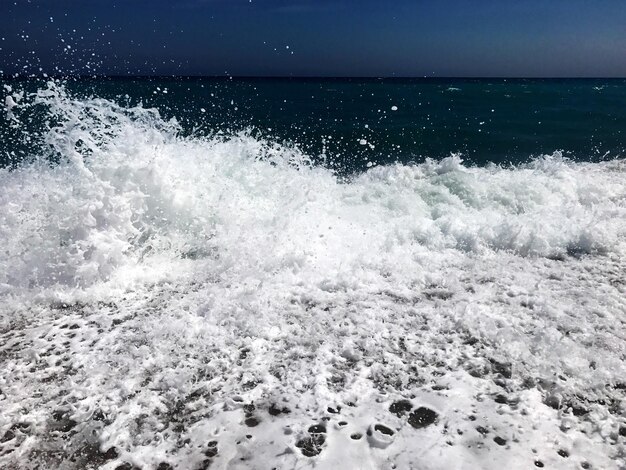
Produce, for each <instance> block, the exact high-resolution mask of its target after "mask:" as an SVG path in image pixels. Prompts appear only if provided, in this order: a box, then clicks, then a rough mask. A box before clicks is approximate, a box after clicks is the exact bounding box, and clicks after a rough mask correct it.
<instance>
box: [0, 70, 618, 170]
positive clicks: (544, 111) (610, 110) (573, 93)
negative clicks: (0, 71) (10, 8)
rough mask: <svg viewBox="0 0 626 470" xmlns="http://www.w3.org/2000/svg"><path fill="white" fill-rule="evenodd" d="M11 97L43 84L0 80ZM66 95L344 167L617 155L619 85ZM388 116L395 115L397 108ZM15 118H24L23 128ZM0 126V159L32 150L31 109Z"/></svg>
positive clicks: (93, 89)
mask: <svg viewBox="0 0 626 470" xmlns="http://www.w3.org/2000/svg"><path fill="white" fill-rule="evenodd" d="M2 85H4V87H3V92H4V94H5V95H6V94H7V86H9V87H10V88H11V90H12V92H15V91H16V90H17V91H20V90H23V91H25V92H26V93H28V92H33V91H35V90H37V89H40V88H42V87H45V81H44V80H27V81H25V80H6V79H5V80H3V81H2ZM64 86H65V88H66V89H67V90H68V92H70V93H71V94H72V95H73V96H76V97H78V98H80V97H85V96H90V97H94V96H95V97H101V98H106V99H111V100H114V101H116V102H118V103H121V104H129V105H136V104H138V103H141V104H142V105H143V106H145V107H154V108H157V109H158V110H159V112H160V113H161V114H162V116H164V117H166V118H175V119H176V120H177V121H178V122H179V123H180V124H181V126H182V129H183V131H182V132H183V133H184V134H187V135H189V134H194V135H212V134H215V133H225V134H231V133H235V132H239V131H242V130H247V131H249V132H251V133H252V134H253V135H254V136H263V137H267V138H269V139H270V140H273V141H276V142H279V143H284V142H288V143H290V144H295V145H297V146H298V147H299V148H301V149H302V150H303V151H305V152H306V153H307V154H309V155H311V156H313V157H316V158H321V159H325V160H326V162H327V163H328V164H330V165H334V166H336V167H337V168H340V169H342V170H347V171H353V170H356V171H359V170H362V169H365V168H366V167H367V166H368V164H369V165H372V164H384V163H389V162H395V161H400V162H403V163H407V162H413V161H416V162H419V161H423V160H424V159H425V158H427V157H430V158H435V159H440V158H443V157H446V156H449V155H450V154H451V153H457V152H458V153H461V154H462V156H463V158H464V159H465V160H466V161H467V162H468V163H471V164H477V165H484V164H487V163H489V162H494V163H514V164H515V163H520V162H526V161H528V160H529V159H531V158H532V157H536V156H539V155H542V154H551V153H553V152H555V151H558V150H561V151H563V152H564V153H565V156H567V157H568V158H571V159H573V160H577V161H597V160H602V159H607V158H608V159H611V158H615V157H619V156H623V154H624V149H625V147H626V144H625V140H624V132H625V130H626V80H624V79H612V80H608V79H606V80H605V79H562V80H543V79H542V80H528V79H518V80H511V79H508V80H505V79H261V78H255V79H253V78H249V79H219V78H105V79H72V80H69V81H67V82H65V84H64ZM396 108H397V109H396ZM22 122H24V120H22ZM26 122H29V124H28V125H26V126H25V125H22V126H21V128H19V129H15V128H10V127H9V125H8V121H7V120H4V119H3V120H2V125H1V127H0V137H2V143H1V144H0V162H2V163H3V164H5V165H6V164H7V163H8V162H17V161H20V160H21V159H23V158H24V157H25V156H28V155H30V154H33V153H38V152H39V150H38V149H37V145H38V142H37V140H36V139H34V138H33V135H35V134H36V133H37V129H38V128H39V127H41V126H42V125H44V123H43V122H40V120H39V121H38V119H37V115H36V112H35V114H34V115H33V117H32V118H31V119H29V120H27V121H26Z"/></svg>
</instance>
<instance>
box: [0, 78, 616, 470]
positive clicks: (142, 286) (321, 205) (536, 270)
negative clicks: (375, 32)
mask: <svg viewBox="0 0 626 470" xmlns="http://www.w3.org/2000/svg"><path fill="white" fill-rule="evenodd" d="M611 83H613V82H611ZM611 83H609V84H607V87H608V88H610V86H613V85H612V84H611ZM6 85H7V87H9V88H5V96H7V97H10V98H9V99H7V100H6V101H5V103H6V104H7V106H6V108H7V116H6V121H5V122H4V123H3V131H2V132H3V135H4V136H5V139H4V142H3V144H2V145H3V147H2V151H3V153H2V155H3V158H4V159H5V166H4V168H3V169H1V170H0V208H1V212H0V296H1V302H0V319H1V322H0V325H1V328H2V330H1V331H2V333H1V338H0V359H1V360H2V370H3V373H2V376H1V377H0V406H1V407H2V413H1V414H0V437H2V439H1V440H2V443H1V444H0V446H1V447H0V466H2V465H4V466H6V467H8V468H13V467H29V466H30V467H36V466H37V465H39V466H40V467H41V466H42V465H43V466H44V467H47V468H52V467H54V468H85V467H88V466H93V467H100V466H101V467H102V468H117V467H118V466H119V465H122V464H123V463H128V464H129V465H135V466H137V467H145V468H160V469H165V468H170V467H168V465H172V466H175V465H178V468H205V467H208V466H209V465H211V468H273V467H277V468H312V467H316V468H372V469H373V468H399V469H404V468H432V469H447V468H467V469H473V468H493V469H500V468H504V467H506V466H509V467H511V468H522V467H524V468H531V467H533V466H537V467H539V466H545V467H547V468H570V467H571V468H580V467H581V466H583V467H585V466H588V467H587V468H620V467H621V466H623V465H624V464H625V461H624V455H625V454H624V452H625V449H624V438H623V433H624V432H625V431H624V418H623V416H624V412H625V410H624V390H625V389H626V384H625V383H624V377H626V366H625V365H624V364H625V362H624V359H625V353H626V347H625V339H626V338H625V331H626V330H625V328H624V322H625V321H626V317H625V315H624V314H625V311H626V280H625V279H626V276H625V274H624V273H625V272H626V271H625V269H626V183H625V181H626V180H625V177H626V163H625V162H624V160H623V159H621V158H620V154H619V152H620V145H621V144H623V139H622V137H621V130H622V129H623V127H621V123H623V119H624V117H623V113H624V108H623V107H622V108H620V109H617V107H615V109H614V112H613V114H610V113H608V111H607V112H605V114H603V115H602V116H597V115H596V114H593V115H589V116H588V115H587V114H586V113H587V111H586V110H587V108H589V109H592V108H594V106H595V105H593V104H592V102H587V101H586V100H587V97H597V100H598V101H597V102H602V99H604V98H602V95H601V93H617V94H619V93H623V92H621V91H616V90H613V91H606V90H607V89H608V88H601V89H599V90H596V89H594V88H593V87H592V86H589V89H585V91H584V92H580V93H581V94H580V95H574V97H573V98H572V97H571V96H570V95H567V94H566V93H564V92H563V96H566V95H567V96H570V101H569V102H570V105H571V106H573V109H571V110H570V111H571V115H570V114H569V113H570V112H566V111H563V109H561V108H559V110H554V109H551V108H550V109H548V108H549V107H547V108H545V109H544V108H538V114H540V116H545V115H546V114H548V115H550V116H552V117H553V119H555V118H554V116H559V115H563V116H566V117H564V119H563V120H560V121H558V122H557V121H548V120H546V118H545V117H537V121H542V122H543V124H542V125H541V126H543V127H541V126H540V127H537V126H536V125H535V124H534V123H533V122H531V121H526V127H525V128H526V129H529V130H528V132H526V131H522V130H521V129H522V127H523V126H522V127H520V125H518V124H515V122H516V121H515V120H516V119H520V120H521V119H522V117H523V116H522V115H521V114H516V113H515V112H513V111H511V110H512V109H515V108H514V106H513V108H511V107H510V106H511V105H509V108H507V109H508V110H509V111H508V115H507V116H508V117H507V118H506V119H502V118H501V117H497V116H498V113H499V112H502V110H503V108H504V107H505V104H501V106H495V105H494V104H493V103H492V102H490V101H489V100H490V98H484V100H483V98H480V99H479V98H476V97H474V98H473V101H471V103H473V104H471V105H470V104H469V103H468V102H467V100H469V98H467V97H466V98H463V93H465V92H466V91H465V90H466V88H470V89H471V90H474V91H473V93H474V95H473V96H478V95H477V94H479V93H487V92H486V91H485V90H488V89H490V88H489V87H490V86H491V85H488V84H487V83H483V82H469V83H468V84H465V82H463V83H460V84H456V83H455V84H447V85H442V84H441V83H434V84H431V83H428V84H426V85H424V84H422V85H419V86H416V85H414V84H398V85H394V86H393V87H388V86H387V85H385V84H379V83H377V82H367V83H365V84H363V83H356V84H354V83H353V84H351V83H345V82H338V83H334V82H330V83H327V82H322V83H320V82H303V83H296V84H294V83H291V82H289V83H287V84H282V83H281V84H278V83H271V82H269V83H268V82H260V83H258V82H254V81H253V82H244V83H243V84H237V85H235V84H230V83H228V82H226V83H223V82H217V83H214V82H207V83H201V82H193V83H190V82H185V81H172V82H170V81H167V82H152V81H150V82H148V81H145V82H136V81H135V82H130V81H124V82H118V81H108V82H104V83H93V82H91V81H90V82H84V83H80V82H78V83H76V82H73V83H69V84H66V85H62V84H58V83H57V84H55V83H50V84H46V83H17V82H16V81H12V82H10V83H7V84H6ZM201 85H202V86H205V88H199V87H200V86H201ZM587 85H589V84H587ZM587 85H585V86H587ZM550 86H553V85H545V84H543V83H539V84H534V85H533V84H530V85H528V84H525V83H516V84H514V85H511V86H510V87H511V90H513V91H510V93H511V98H507V97H506V94H507V93H505V92H504V91H503V90H505V89H507V90H508V89H509V88H508V87H509V85H504V84H499V85H497V86H494V87H495V88H494V90H499V91H497V93H499V94H500V95H502V96H501V97H500V98H498V99H499V100H501V101H499V102H501V103H505V102H506V100H507V99H511V100H513V99H515V98H514V97H517V99H521V98H520V96H523V95H521V94H520V95H519V96H518V95H517V93H524V92H523V90H524V87H527V88H528V87H530V88H532V89H533V90H534V91H533V92H534V93H540V92H541V90H544V88H545V87H548V88H549V87H550ZM567 86H573V85H567ZM576 86H582V85H580V82H576ZM593 86H598V85H595V84H594V85H593ZM157 87H158V88H157ZM185 87H189V88H190V89H193V92H194V93H196V95H197V96H200V95H201V96H202V99H200V98H196V99H194V100H187V101H183V100H181V96H182V95H183V94H184V93H185V91H184V90H182V89H183V88H185ZM237 87H239V88H237ZM255 87H256V91H255V92H254V93H253V92H252V91H251V90H253V89H254V88H255ZM290 87H299V88H298V90H299V91H298V94H299V95H301V96H302V100H303V101H302V102H301V103H296V102H295V98H294V95H293V92H291V91H289V89H290ZM378 87H382V88H383V90H386V91H384V92H383V93H387V95H385V98H376V95H375V97H374V98H370V97H369V92H370V91H371V92H372V93H374V94H376V93H378V92H379V91H380V92H382V90H379V88H378ZM411 87H414V88H415V89H414V90H413V91H411V90H412V89H411ZM420 87H421V88H420ZM429 87H430V88H429ZM477 87H478V88H479V89H480V90H482V91H480V92H479V91H477ZM498 87H500V88H498ZM502 87H504V88H502ZM77 88H80V90H79V91H77ZM317 88H320V91H319V93H320V94H321V95H323V96H325V98H323V99H321V100H319V101H313V102H314V103H315V106H317V107H318V108H315V107H312V106H311V104H310V103H311V102H310V101H308V100H309V98H308V96H306V95H307V94H308V91H307V93H304V92H303V91H302V90H309V89H317ZM327 88H328V89H327ZM331 88H337V89H339V90H340V91H335V92H333V91H331V90H330V89H331ZM427 88H428V91H426V89H427ZM179 89H181V90H182V91H180V90H179ZM268 89H270V90H272V93H280V90H286V91H285V92H284V93H285V98H283V99H284V100H285V101H284V103H285V104H284V107H283V108H282V109H280V107H281V106H283V105H279V104H278V103H279V100H278V99H276V97H275V96H273V95H271V93H269V91H267V90H268ZM420 89H421V90H422V91H419V90H420ZM86 90H87V91H89V90H90V93H86ZM199 90H202V91H199ZM234 90H237V92H235V91H234ZM245 90H247V91H245ZM515 90H517V91H515ZM538 90H539V91H538ZM166 91H167V93H165V92H166ZM155 92H156V93H155ZM187 93H190V91H189V90H188V91H187ZM211 93H213V94H214V95H215V100H212V99H211V98H212V97H211ZM255 93H256V95H255ZM331 93H338V94H339V96H344V98H343V99H344V100H347V98H345V96H347V95H349V96H352V97H353V98H351V101H350V103H352V104H351V105H347V104H345V103H346V101H341V98H339V99H332V98H329V97H326V96H331V95H330V94H331ZM420 93H424V95H428V98H426V97H424V98H423V101H422V97H421V96H422V95H420ZM494 93H496V91H494ZM545 93H548V91H546V92H545ZM551 93H554V91H552V92H551ZM327 94H328V95H327ZM126 95H128V96H126ZM357 95H358V96H360V97H361V98H362V102H358V100H357V99H356V97H357ZM254 96H257V97H258V98H254ZM313 96H314V97H315V95H313ZM332 96H335V95H332ZM452 96H454V98H452ZM480 96H482V95H480ZM551 96H552V95H551ZM170 97H171V98H170ZM436 98H437V99H440V100H450V103H459V102H460V103H462V106H461V110H457V111H456V113H457V114H455V116H456V117H454V118H453V117H447V115H446V112H445V109H444V108H442V107H441V106H439V105H438V106H437V108H436V110H433V111H430V112H428V111H425V112H424V114H421V113H422V111H419V112H418V111H417V110H419V109H420V108H419V106H426V105H427V104H428V105H430V106H432V103H433V101H434V100H435V99H436ZM255 99H258V101H255ZM589 99H590V98H589ZM594 99H596V98H594ZM264 100H265V101H264ZM370 100H371V101H370ZM464 100H466V101H464ZM577 100H580V101H581V104H580V105H579V106H576V105H575V102H577ZM139 101H141V105H140V104H139V103H138V102H139ZM609 101H610V100H607V101H606V102H605V103H606V104H607V108H606V109H609V108H610V106H612V104H608V103H609ZM370 102H371V103H376V104H375V105H374V106H369V105H368V106H369V107H367V106H366V104H365V103H370ZM268 103H269V104H268ZM485 103H489V104H487V105H486V106H485ZM572 103H574V104H572ZM611 103H613V102H612V101H611ZM213 104H216V108H218V109H213V106H212V105H213ZM153 106H156V108H153ZM277 106H278V108H277ZM324 106H327V107H326V108H324ZM350 106H353V108H350ZM450 106H452V104H450ZM492 106H494V107H493V108H492ZM392 107H394V109H392ZM396 107H397V109H395V108H396ZM527 108H528V107H523V109H525V110H526V112H530V109H529V108H528V109H527ZM293 109H296V110H298V111H297V112H293ZM336 109H341V112H339V113H338V114H334V115H335V118H336V119H337V120H336V121H333V119H335V118H332V116H333V113H334V112H335V111H332V110H336ZM350 109H354V111H350ZM378 109H380V111H378ZM470 109H472V110H473V111H472V112H473V113H475V115H472V118H471V121H469V123H467V122H468V121H467V119H469V118H464V117H460V118H459V116H467V115H469V114H470ZM364 110H365V111H364ZM367 110H369V111H367ZM492 110H493V111H492ZM366 111H367V112H366ZM368 112H369V113H371V116H370V115H368V114H367V113H368ZM450 112H451V113H452V112H453V111H450ZM329 113H330V116H329V115H328V114H329ZM341 113H343V114H341ZM394 113H397V116H398V117H396V114H394ZM542 113H543V114H542ZM559 113H561V114H559ZM577 113H578V114H577ZM620 113H621V114H620ZM483 114H484V116H483ZM204 116H206V118H205V117H204ZM245 116H248V117H247V118H246V117H245ZM451 116H452V115H451ZM567 116H569V117H567ZM571 116H578V118H574V117H571ZM314 117H316V118H317V119H314ZM474 117H475V119H474ZM307 119H309V120H310V122H309V121H307ZM568 119H569V120H568ZM424 120H425V121H424ZM576 120H577V122H578V123H581V122H586V123H591V122H597V124H596V126H597V127H596V129H595V130H593V131H592V130H591V129H587V130H586V131H585V130H583V129H582V127H581V126H580V125H579V126H578V127H576V129H577V130H576V131H574V130H573V129H571V128H570V127H568V126H569V124H568V123H570V124H571V123H572V122H573V121H576ZM594 120H596V121H594ZM428 121H432V122H431V123H430V124H428V128H427V130H424V129H423V128H424V127H425V125H426V123H427V122H428ZM442 122H445V123H446V124H445V126H443V127H442V124H441V123H442ZM507 123H508V124H507ZM615 123H617V124H615ZM366 125H367V126H368V127H365V126H366ZM571 125H572V126H573V124H571ZM530 129H534V131H531V130H530ZM549 129H560V131H561V132H562V134H561V135H560V137H558V138H557V137H554V136H552V134H550V132H548V130H549ZM478 131H481V132H478ZM483 132H484V134H483ZM533 132H534V133H533ZM429 133H430V134H429ZM568 133H571V134H568ZM431 134H432V135H435V136H436V137H435V138H434V139H433V140H429V137H428V136H429V135H431ZM454 135H456V136H457V137H458V136H459V135H467V139H466V140H463V138H454ZM507 135H513V136H515V137H516V138H515V139H512V140H507V138H506V136H507ZM568 135H571V138H568V137H567V136H568ZM363 142H365V143H363ZM596 144H597V145H596ZM535 145H536V146H535ZM533 146H534V149H535V150H534V151H535V152H537V153H536V154H534V153H533V152H529V151H528V148H529V147H533ZM594 146H597V151H595V150H594V148H595V147H594ZM468 147H471V149H472V150H470V149H469V148H468ZM559 149H561V150H562V151H559ZM548 150H549V153H547V154H544V151H548ZM456 151H460V152H461V153H462V154H463V153H465V154H468V159H469V160H470V161H474V162H475V163H479V165H471V164H469V163H467V162H466V163H464V162H463V160H462V157H463V155H461V156H459V155H458V154H452V155H451V152H456ZM567 152H570V153H569V154H568V153H567ZM533 155H535V156H533ZM496 156H497V157H496ZM568 156H569V158H568ZM426 157H428V158H426ZM431 157H432V158H431ZM613 157H614V158H613ZM401 400H405V401H401ZM568 466H569V467H568ZM128 468H130V467H128Z"/></svg>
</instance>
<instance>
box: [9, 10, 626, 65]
mask: <svg viewBox="0 0 626 470" xmlns="http://www.w3.org/2000/svg"><path fill="white" fill-rule="evenodd" d="M0 19H1V21H2V22H3V23H2V26H0V47H1V50H0V70H2V71H3V72H4V73H15V72H17V71H26V72H29V73H38V72H46V73H54V72H55V68H56V71H63V72H69V71H71V72H81V73H89V72H92V71H97V72H99V73H108V74H116V75H126V74H161V75H170V74H178V75H225V74H229V75H255V76H259V75H263V76H267V75H269V76H418V77H419V76H425V75H426V76H508V77H511V76H537V77H539V76H541V77H546V76H547V77H554V76H557V77H566V76H591V77H613V76H617V77H625V76H626V0H380V1H374V0H252V1H250V0H123V1H122V0H119V1H114V0H30V1H28V0H17V1H14V0H0Z"/></svg>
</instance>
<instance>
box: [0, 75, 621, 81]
mask: <svg viewBox="0 0 626 470" xmlns="http://www.w3.org/2000/svg"><path fill="white" fill-rule="evenodd" d="M46 78H51V79H72V78H92V79H102V78H113V79H116V78H129V79H132V78H152V79H159V78H183V79H185V78H208V79H222V80H238V79H244V80H245V79H266V80H626V76H623V77H603V76H504V75H502V76H496V75H493V76H491V75H449V76H412V75H406V76H397V75H393V76H375V75H223V74H220V75H208V74H207V75H204V74H197V75H196V74H193V75H188V74H182V75H177V74H137V75H131V74H126V75H120V74H43V73H42V74H19V73H16V74H0V79H46Z"/></svg>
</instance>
